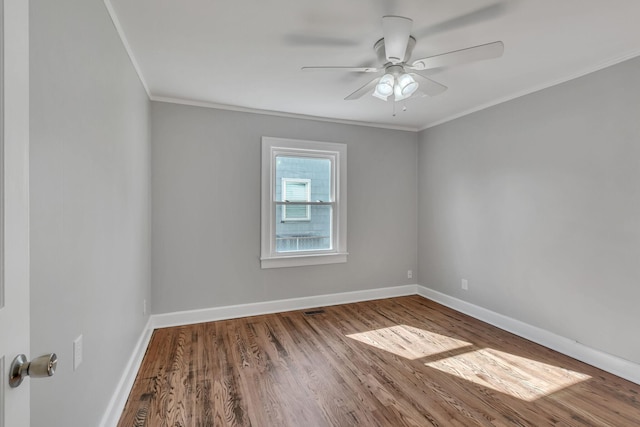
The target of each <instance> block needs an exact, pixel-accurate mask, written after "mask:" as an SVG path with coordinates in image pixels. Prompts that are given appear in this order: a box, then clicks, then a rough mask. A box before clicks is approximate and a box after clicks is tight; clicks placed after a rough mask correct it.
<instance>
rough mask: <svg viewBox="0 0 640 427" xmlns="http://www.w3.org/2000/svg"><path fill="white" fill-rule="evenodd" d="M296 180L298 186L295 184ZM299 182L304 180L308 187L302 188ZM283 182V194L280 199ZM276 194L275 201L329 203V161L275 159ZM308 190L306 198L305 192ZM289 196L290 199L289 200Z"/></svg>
mask: <svg viewBox="0 0 640 427" xmlns="http://www.w3.org/2000/svg"><path fill="white" fill-rule="evenodd" d="M296 180H298V182H299V183H298V184H297V185H296V184H295V182H296ZM300 180H305V181H306V182H307V185H308V187H304V185H303V183H302V182H301V181H300ZM283 181H285V182H287V183H286V184H284V185H285V187H286V188H285V194H286V196H287V197H285V198H283V197H282V191H283V188H282V187H283ZM275 184H276V188H275V191H276V194H275V200H277V201H282V200H290V201H312V202H317V201H321V202H330V201H332V200H331V160H330V159H327V158H324V159H319V158H313V157H294V156H277V157H276V179H275ZM307 190H310V195H309V196H308V198H307V194H306V191H307ZM289 196H291V197H292V198H289Z"/></svg>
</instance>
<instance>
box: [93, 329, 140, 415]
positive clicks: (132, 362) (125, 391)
mask: <svg viewBox="0 0 640 427" xmlns="http://www.w3.org/2000/svg"><path fill="white" fill-rule="evenodd" d="M151 324H152V322H151V317H149V320H148V321H147V324H146V325H145V327H144V329H143V330H142V334H140V338H138V342H137V343H136V346H135V348H134V349H133V354H132V355H131V357H130V358H129V362H128V363H127V366H126V367H125V369H124V372H123V374H122V377H121V378H120V381H119V382H118V385H117V387H116V390H115V392H114V393H113V396H112V397H111V400H110V401H109V405H108V406H107V410H106V411H105V412H104V415H103V416H102V421H100V427H116V426H117V425H118V421H119V420H120V415H121V414H122V411H123V410H124V406H125V405H126V403H127V399H128V398H129V393H130V392H131V388H132V387H133V383H134V381H135V379H136V375H137V374H138V370H139V369H140V365H141V364H142V359H143V358H144V354H145V352H146V351H147V347H148V346H149V341H151V334H152V333H153V327H152V326H151Z"/></svg>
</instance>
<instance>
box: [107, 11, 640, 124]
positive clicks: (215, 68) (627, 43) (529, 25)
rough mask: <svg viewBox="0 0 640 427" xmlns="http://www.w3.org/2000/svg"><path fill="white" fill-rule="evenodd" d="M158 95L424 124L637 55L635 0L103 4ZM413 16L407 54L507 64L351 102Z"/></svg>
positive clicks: (475, 67)
mask: <svg viewBox="0 0 640 427" xmlns="http://www.w3.org/2000/svg"><path fill="white" fill-rule="evenodd" d="M105 3H106V5H107V8H108V9H109V10H110V13H111V14H112V17H113V19H114V22H115V24H116V27H117V28H118V30H119V31H120V34H121V36H122V37H123V40H124V43H125V45H126V46H127V49H128V50H129V54H130V55H131V56H132V59H133V61H134V64H135V65H136V68H137V69H138V72H139V74H140V76H141V79H142V80H143V83H144V85H145V87H146V88H147V91H148V93H149V96H150V97H151V99H154V100H171V101H175V102H182V103H187V104H195V105H211V106H217V107H223V108H230V109H239V110H248V111H252V110H256V111H263V112H265V111H266V112H276V113H283V114H294V115H303V116H313V117H318V118H326V119H331V120H336V121H347V122H361V123H366V124H373V125H377V126H382V127H390V128H401V129H411V130H417V129H424V128H426V127H429V126H432V125H434V124H437V123H441V122H444V121H447V120H450V119H452V118H455V117H459V116H462V115H464V114H467V113H469V112H472V111H476V110H478V109H481V108H484V107H487V106H490V105H494V104H496V103H499V102H503V101H505V100H508V99H512V98H514V97H517V96H520V95H523V94H526V93H530V92H533V91H535V90H539V89H542V88H545V87H548V86H550V85H553V84H557V83H560V82H562V81H566V80H569V79H571V78H575V77H578V76H580V75H583V74H586V73H588V72H592V71H595V70H598V69H600V68H603V67H605V66H608V65H612V64H615V63H617V62H620V61H622V60H624V59H628V58H631V57H634V56H638V55H640V24H639V23H638V18H639V17H640V1H638V0H610V1H604V0H316V1H308V0H262V1H259V0H227V1H222V0H105ZM389 14H391V15H400V16H406V17H409V18H411V19H413V21H414V22H413V31H412V34H413V35H414V36H415V37H416V39H417V44H416V47H415V49H414V52H413V55H412V58H413V59H417V58H423V57H427V56H431V55H435V54H439V53H445V52H449V51H452V50H457V49H461V48H465V47H469V46H474V45H479V44H484V43H488V42H493V41H496V40H502V41H503V42H504V45H505V53H504V55H503V56H502V57H501V58H498V59H492V60H486V61H481V62H476V63H471V64H465V65H459V66H456V67H450V68H448V69H440V70H433V71H432V72H430V74H431V78H432V79H434V80H436V81H438V82H440V83H442V84H444V85H446V86H448V87H449V89H448V90H447V91H446V92H444V93H443V94H441V95H438V96H435V97H423V98H422V97H421V98H415V97H413V98H410V99H408V100H407V101H406V102H405V105H406V108H407V110H406V111H401V107H402V103H397V105H396V108H397V110H398V111H397V114H396V116H395V117H394V116H393V114H392V113H393V102H384V101H381V100H379V99H376V98H374V97H372V96H369V95H365V96H363V97H362V98H360V99H359V100H355V101H345V100H344V97H345V96H347V95H349V94H350V93H352V92H353V91H355V90H356V89H358V88H359V87H360V86H362V85H363V84H364V83H366V82H368V81H369V80H371V79H372V78H373V75H372V74H369V73H342V72H328V71H323V72H302V71H300V67H302V66H317V65H345V66H378V65H380V64H378V63H377V62H376V54H375V53H374V51H373V44H374V43H375V42H376V41H377V40H378V39H380V38H381V37H382V24H381V18H382V16H384V15H389Z"/></svg>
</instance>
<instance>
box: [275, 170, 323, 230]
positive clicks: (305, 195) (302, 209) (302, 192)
mask: <svg viewBox="0 0 640 427" xmlns="http://www.w3.org/2000/svg"><path fill="white" fill-rule="evenodd" d="M295 160H296V159H295V158H291V157H284V158H280V159H278V161H277V166H276V167H277V168H278V171H277V172H276V176H277V175H278V174H281V175H285V176H286V175H287V170H286V165H287V164H288V163H290V162H291V161H295ZM327 178H328V176H327ZM276 179H277V178H276ZM281 193H282V201H283V202H289V203H290V204H288V205H284V206H282V221H283V222H286V221H310V220H311V216H310V213H311V206H309V205H306V204H300V205H296V204H292V203H296V202H301V203H306V202H310V201H311V180H310V179H298V178H282V191H281Z"/></svg>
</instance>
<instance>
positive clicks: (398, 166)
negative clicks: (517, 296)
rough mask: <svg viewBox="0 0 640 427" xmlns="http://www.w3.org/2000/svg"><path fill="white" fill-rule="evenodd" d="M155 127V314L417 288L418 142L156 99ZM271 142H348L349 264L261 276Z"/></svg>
mask: <svg viewBox="0 0 640 427" xmlns="http://www.w3.org/2000/svg"><path fill="white" fill-rule="evenodd" d="M151 123H152V141H153V143H152V182H153V186H152V187H153V197H152V200H153V208H152V210H153V215H152V217H153V220H152V223H153V226H152V230H153V231H152V233H153V244H152V247H153V252H152V254H153V255H152V259H153V261H152V277H153V312H154V313H165V312H172V311H179V310H189V309H196V308H207V307H217V306H226V305H232V304H242V303H251V302H260V301H269V300H276V299H282V298H295V297H304V296H311V295H321V294H328V293H335V292H347V291H356V290H363V289H373V288H380V287H387V286H394V285H404V284H408V283H415V279H407V270H409V269H412V270H415V267H416V253H417V250H416V248H417V188H416V185H417V162H416V155H417V134H415V133H413V132H401V131H392V130H384V129H375V128H367V127H362V126H350V125H342V124H335V123H327V122H318V121H311V120H301V119H292V118H282V117H274V116H268V115H258V114H249V113H242V112H233V111H222V110H215V109H207V108H199V107H188V106H181V105H175V104H167V103H158V102H152V107H151ZM262 136H273V137H283V138H300V139H307V140H316V141H327V142H344V143H347V147H348V148H347V150H348V152H347V158H348V171H347V175H348V189H347V194H348V229H347V230H348V232H347V240H348V243H347V244H348V251H349V253H350V255H349V257H348V262H347V263H345V264H331V265H322V266H308V267H293V268H280V269H267V270H261V269H260V262H259V257H260V139H261V137H262ZM239 188H241V189H243V191H239V190H238V189H239Z"/></svg>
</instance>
